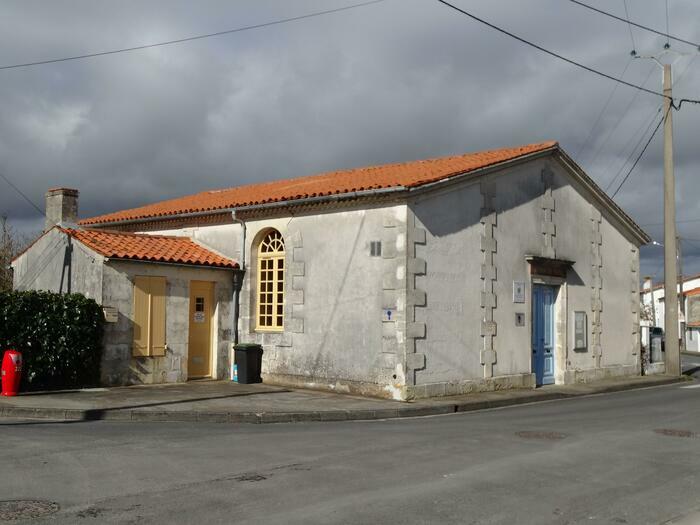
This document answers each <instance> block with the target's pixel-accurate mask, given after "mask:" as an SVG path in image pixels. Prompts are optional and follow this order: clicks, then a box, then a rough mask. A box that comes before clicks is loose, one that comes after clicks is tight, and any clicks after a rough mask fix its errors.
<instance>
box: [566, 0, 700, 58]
mask: <svg viewBox="0 0 700 525" xmlns="http://www.w3.org/2000/svg"><path fill="white" fill-rule="evenodd" d="M569 2H573V3H574V4H576V5H580V6H581V7H585V8H586V9H590V10H591V11H595V12H596V13H600V14H601V15H605V16H608V17H610V18H614V19H615V20H619V21H620V22H624V23H626V24H631V25H633V26H634V27H638V28H640V29H644V30H645V31H650V32H651V33H655V34H657V35H661V36H665V37H666V39H667V42H668V41H669V40H675V41H676V42H683V43H684V44H688V45H689V46H694V47H696V48H700V44H698V43H697V42H692V41H690V40H685V39H684V38H680V37H677V36H673V35H670V34H669V33H668V30H667V31H666V33H664V32H663V31H658V30H656V29H654V28H652V27H648V26H644V25H642V24H637V23H636V22H632V21H630V20H625V19H624V18H622V17H620V16H617V15H614V14H612V13H609V12H608V11H603V10H602V9H598V8H597V7H593V6H592V5H588V4H585V3H583V2H581V1H579V0H569Z"/></svg>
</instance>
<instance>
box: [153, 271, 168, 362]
mask: <svg viewBox="0 0 700 525" xmlns="http://www.w3.org/2000/svg"><path fill="white" fill-rule="evenodd" d="M150 281H151V282H150V285H151V330H150V332H151V355H152V356H156V357H162V356H164V355H165V277H151V280H150Z"/></svg>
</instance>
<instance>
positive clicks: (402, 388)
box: [13, 142, 649, 399]
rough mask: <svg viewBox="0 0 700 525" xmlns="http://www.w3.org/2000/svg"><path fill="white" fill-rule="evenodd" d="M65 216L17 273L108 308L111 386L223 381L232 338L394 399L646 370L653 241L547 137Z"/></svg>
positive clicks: (330, 385)
mask: <svg viewBox="0 0 700 525" xmlns="http://www.w3.org/2000/svg"><path fill="white" fill-rule="evenodd" d="M57 195H60V199H68V200H69V201H70V199H76V202H75V203H73V202H68V203H66V202H60V203H56V202H51V199H54V198H58V197H57V196H56V195H54V194H49V200H50V202H49V205H48V207H49V208H51V209H52V210H64V211H65V210H67V213H69V214H71V213H73V211H72V210H76V213H77V192H76V193H74V194H73V193H71V192H70V191H66V190H59V191H58V194H57ZM73 204H75V206H74V205H73ZM64 211H61V212H60V213H58V212H57V213H56V214H53V213H52V214H50V215H49V216H50V219H51V220H50V221H49V226H51V225H52V224H54V223H59V224H61V226H60V227H59V228H52V229H50V230H49V231H48V232H47V233H46V234H45V236H44V237H43V238H42V239H41V240H40V241H39V242H37V243H36V244H35V245H34V246H32V247H31V248H30V249H29V250H28V251H27V252H25V253H24V254H23V255H21V256H20V257H18V258H17V259H16V260H15V261H14V263H13V267H14V269H15V286H16V288H19V289H28V288H42V289H50V290H57V291H66V290H68V289H70V290H72V291H74V292H83V293H86V294H88V295H90V296H91V297H94V298H95V299H96V300H98V301H99V302H100V303H101V304H103V305H104V307H105V309H106V312H107V315H108V317H109V320H110V321H111V322H110V323H108V324H107V326H108V328H107V333H106V337H105V358H104V362H103V378H104V381H105V383H109V384H125V383H161V382H170V381H184V380H186V379H188V378H193V377H203V376H204V377H212V378H226V377H227V376H228V370H229V366H230V355H231V353H230V347H231V343H232V342H233V340H234V339H235V338H236V333H238V334H239V338H240V341H242V342H257V343H260V344H262V346H263V348H264V355H263V373H264V374H263V377H264V379H265V381H266V382H269V383H274V384H282V385H291V386H304V387H311V388H324V389H330V390H334V391H338V392H348V393H356V394H363V395H371V396H382V397H389V398H394V399H410V398H418V397H430V396H442V395H450V394H458V393H464V392H471V391H477V390H490V389H501V388H513V387H528V388H529V387H534V386H536V385H541V384H549V383H556V384H564V383H574V382H579V381H591V380H596V379H601V378H605V377H610V376H620V375H636V374H638V373H639V370H640V354H639V352H640V346H639V310H640V304H639V247H640V245H642V244H644V243H646V242H648V241H649V237H648V236H647V235H646V233H644V231H642V230H641V228H639V226H637V225H636V224H635V223H634V222H633V221H632V219H630V217H629V216H628V215H626V214H625V213H624V212H623V211H622V210H621V209H620V208H619V207H618V206H617V205H616V204H615V203H614V202H613V201H612V200H611V199H610V198H609V197H608V196H607V195H606V194H605V193H604V192H603V191H602V190H601V189H600V188H599V187H598V186H597V185H596V184H595V183H594V182H593V181H592V180H591V179H590V178H589V177H588V176H587V175H586V174H585V173H584V172H583V170H582V169H581V168H580V167H579V166H577V165H576V164H575V163H574V162H573V161H572V160H571V158H569V157H568V156H567V155H566V153H564V151H562V150H561V149H560V148H559V146H558V144H557V143H555V142H547V143H542V144H532V145H528V146H522V147H517V148H508V149H500V150H493V151H485V152H480V153H470V154H466V155H459V156H454V157H446V158H440V159H431V160H424V161H416V162H406V163H401V164H391V165H385V166H377V167H370V168H359V169H350V170H344V171H337V172H331V173H325V174H321V175H316V176H310V177H301V178H296V179H289V180H280V181H272V182H267V183H261V184H253V185H248V186H240V187H235V188H230V189H225V190H217V191H205V192H202V193H198V194H196V195H191V196H187V197H182V198H178V199H172V200H168V201H164V202H159V203H156V204H151V205H148V206H143V207H141V208H136V209H131V210H124V211H119V212H116V213H111V214H108V215H103V216H100V217H93V218H89V219H84V220H82V221H79V226H75V225H73V226H71V225H70V224H67V223H71V222H74V221H75V216H66V215H65V214H64V215H62V213H64ZM151 236H154V237H153V238H154V239H155V240H151V239H150V237H151ZM178 238H179V239H182V242H183V243H186V245H185V244H182V245H181V246H178V245H177V241H176V239H178ZM239 267H240V268H239ZM241 270H245V274H242V272H241ZM69 276H70V277H69ZM234 283H242V289H241V290H240V294H237V293H236V292H235V289H236V286H235V285H234Z"/></svg>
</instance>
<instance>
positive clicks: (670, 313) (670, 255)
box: [663, 64, 681, 376]
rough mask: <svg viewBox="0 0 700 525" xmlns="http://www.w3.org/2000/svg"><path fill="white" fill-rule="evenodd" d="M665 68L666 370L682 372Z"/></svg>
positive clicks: (670, 111)
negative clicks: (676, 299)
mask: <svg viewBox="0 0 700 525" xmlns="http://www.w3.org/2000/svg"><path fill="white" fill-rule="evenodd" d="M663 68H664V80H663V82H664V297H665V299H666V300H665V303H666V304H665V307H664V329H665V332H666V333H665V344H664V347H665V349H666V352H665V354H666V357H665V361H666V373H667V374H669V375H673V376H679V375H680V374H681V352H680V347H679V345H678V301H675V300H674V299H675V298H676V297H677V296H678V271H677V260H676V257H677V252H676V183H675V179H674V174H673V106H672V102H673V98H672V97H673V91H672V86H671V82H672V80H671V64H663Z"/></svg>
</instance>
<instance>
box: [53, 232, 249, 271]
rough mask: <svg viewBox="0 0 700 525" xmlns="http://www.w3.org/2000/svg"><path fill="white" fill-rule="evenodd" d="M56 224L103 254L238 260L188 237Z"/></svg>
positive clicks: (203, 262)
mask: <svg viewBox="0 0 700 525" xmlns="http://www.w3.org/2000/svg"><path fill="white" fill-rule="evenodd" d="M57 228H58V229H59V230H60V231H62V232H63V233H66V234H67V235H70V236H71V237H72V238H73V239H76V240H77V241H79V242H81V243H82V244H84V245H85V246H87V247H88V248H90V249H92V250H94V251H96V252H97V253H99V254H100V255H104V256H105V257H109V258H114V259H131V260H135V261H151V262H161V263H171V264H192V265H196V266H213V267H216V268H238V267H239V266H238V263H237V262H236V261H233V260H231V259H228V258H226V257H222V256H221V255H218V254H216V253H214V252H212V251H211V250H208V249H206V248H204V247H203V246H200V245H199V244H197V243H195V242H193V241H192V240H190V239H189V238H187V237H175V236H170V235H146V234H139V233H122V232H112V231H103V230H77V229H72V228H61V227H60V226H57Z"/></svg>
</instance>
